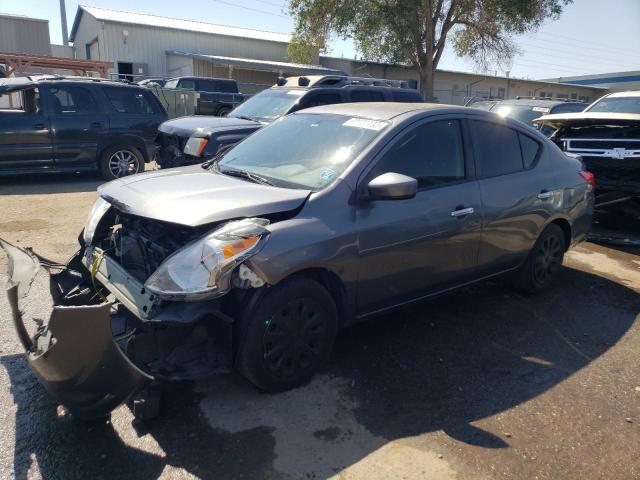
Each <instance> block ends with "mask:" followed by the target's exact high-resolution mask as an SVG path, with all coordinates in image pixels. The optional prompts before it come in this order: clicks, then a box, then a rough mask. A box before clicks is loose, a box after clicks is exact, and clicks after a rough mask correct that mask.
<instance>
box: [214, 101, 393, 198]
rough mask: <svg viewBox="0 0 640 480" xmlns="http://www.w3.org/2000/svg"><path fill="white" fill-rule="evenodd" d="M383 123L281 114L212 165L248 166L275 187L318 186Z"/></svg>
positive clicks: (340, 168) (342, 166)
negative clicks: (278, 118) (283, 115)
mask: <svg viewBox="0 0 640 480" xmlns="http://www.w3.org/2000/svg"><path fill="white" fill-rule="evenodd" d="M387 125H388V122H382V121H378V120H369V119H363V118H354V117H346V116H342V115H314V114H296V115H289V116H285V117H282V118H281V119H280V120H278V121H276V122H274V123H272V124H271V125H269V126H268V127H265V128H263V129H261V130H258V131H257V132H256V133H254V134H253V135H251V136H250V137H248V138H247V139H246V140H244V141H242V142H240V143H239V144H238V145H236V146H235V147H233V148H232V149H231V150H229V151H228V152H226V153H225V154H224V156H223V157H222V158H221V159H220V160H219V161H218V163H217V167H216V168H217V169H218V170H219V171H220V172H222V173H225V171H226V172H229V171H232V170H235V171H238V170H239V171H244V172H249V173H252V174H254V175H258V176H260V177H262V178H264V179H267V180H268V181H269V182H271V183H273V184H274V185H276V186H279V187H288V188H305V189H311V190H316V191H317V190H321V189H322V188H324V187H325V186H327V185H328V184H329V183H331V182H332V181H333V180H334V179H335V178H336V177H337V176H338V175H340V174H341V173H342V172H343V171H344V170H345V169H346V168H347V167H348V166H349V165H350V164H351V162H352V161H353V160H354V158H356V156H357V155H358V154H359V153H360V152H361V151H362V149H363V148H364V147H365V146H367V145H368V144H369V143H370V142H371V141H372V140H373V139H374V138H375V137H376V136H377V135H378V134H379V133H380V131H381V130H382V129H384V128H385V127H386V126H387Z"/></svg>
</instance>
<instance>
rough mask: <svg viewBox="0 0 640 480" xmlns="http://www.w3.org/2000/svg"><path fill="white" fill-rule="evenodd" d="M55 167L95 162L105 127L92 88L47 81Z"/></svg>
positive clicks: (107, 128) (78, 165) (107, 127)
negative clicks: (48, 84) (48, 83)
mask: <svg viewBox="0 0 640 480" xmlns="http://www.w3.org/2000/svg"><path fill="white" fill-rule="evenodd" d="M47 97H48V105H49V112H50V115H49V119H50V121H51V131H52V134H53V145H54V152H53V153H54V158H55V164H56V168H72V167H74V166H77V167H81V166H87V165H95V164H96V161H97V154H98V147H99V145H100V143H101V140H102V137H103V135H106V134H107V132H108V130H109V119H108V117H107V115H106V113H104V112H102V111H101V108H100V106H99V105H100V104H99V103H98V101H97V99H96V98H95V96H94V94H93V92H92V89H90V88H87V87H84V86H81V85H50V86H49V87H48V89H47Z"/></svg>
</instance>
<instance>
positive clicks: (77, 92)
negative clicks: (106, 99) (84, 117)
mask: <svg viewBox="0 0 640 480" xmlns="http://www.w3.org/2000/svg"><path fill="white" fill-rule="evenodd" d="M49 93H51V95H52V97H51V102H52V107H53V108H52V110H53V113H57V114H66V113H75V114H79V113H80V114H82V113H96V112H98V106H97V104H96V101H95V99H94V98H93V94H92V93H91V92H90V91H89V90H88V89H86V88H82V87H75V86H67V85H63V86H59V87H52V88H50V89H49Z"/></svg>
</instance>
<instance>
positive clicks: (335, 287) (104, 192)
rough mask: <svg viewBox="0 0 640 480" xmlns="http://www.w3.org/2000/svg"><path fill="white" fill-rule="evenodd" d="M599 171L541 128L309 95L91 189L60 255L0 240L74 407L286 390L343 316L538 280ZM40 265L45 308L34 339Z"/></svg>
mask: <svg viewBox="0 0 640 480" xmlns="http://www.w3.org/2000/svg"><path fill="white" fill-rule="evenodd" d="M591 183H592V177H591V175H590V174H589V173H588V172H586V171H584V169H583V166H582V164H581V163H580V162H579V161H577V160H573V159H568V158H567V157H566V156H565V155H564V154H563V153H562V152H561V151H560V150H559V149H558V148H557V147H556V146H555V145H553V143H551V142H550V141H549V140H548V139H546V138H545V137H544V136H543V135H541V134H540V133H539V132H536V131H535V130H533V129H530V128H529V127H527V126H525V125H523V124H521V123H520V122H517V121H512V120H510V119H502V118H499V117H497V116H496V115H493V114H491V113H488V112H482V111H479V110H472V109H468V108H464V107H454V106H446V105H419V104H392V103H388V104H384V103H361V104H343V105H331V106H324V107H317V108H313V109H309V110H305V111H302V112H297V113H295V114H292V115H288V116H286V117H282V118H281V119H279V120H277V121H275V122H273V123H272V124H271V125H269V126H268V127H266V128H264V129H261V130H260V131H258V132H256V133H255V134H254V135H252V136H250V137H249V138H248V139H246V140H245V141H243V142H241V143H239V144H238V145H236V146H235V147H234V148H232V149H230V150H229V151H227V152H226V153H225V154H224V155H222V156H220V157H218V159H217V160H216V161H215V162H212V163H210V164H209V165H208V166H207V167H206V168H202V167H201V166H189V167H184V168H177V169H172V170H160V171H156V172H148V173H144V174H140V175H136V176H132V177H127V178H123V179H120V180H116V181H113V182H111V183H108V184H106V185H103V186H102V187H101V188H100V189H99V190H98V195H99V198H98V199H97V200H96V202H95V204H94V206H93V208H92V210H91V212H90V214H89V217H88V220H87V223H86V226H85V228H84V231H83V232H82V234H81V235H80V238H79V239H80V249H79V251H78V252H77V253H76V254H75V255H74V256H73V257H72V258H71V260H70V261H69V262H68V263H67V264H66V265H58V264H55V263H54V262H51V261H48V260H46V259H43V258H41V257H39V256H38V255H36V254H35V253H33V252H32V251H31V250H25V249H21V248H17V247H14V246H11V245H9V244H7V243H6V242H3V243H2V245H3V247H4V249H5V251H6V252H7V254H8V257H9V262H8V265H9V277H10V279H9V287H8V293H9V299H10V304H11V307H12V309H13V318H14V321H15V325H16V328H17V331H18V334H19V336H20V339H21V341H22V343H23V345H24V347H25V349H26V350H27V358H28V360H29V363H30V364H31V366H32V367H33V369H34V371H35V372H36V374H37V375H38V377H39V378H40V380H41V381H42V383H43V384H44V385H45V386H46V388H47V389H48V390H49V391H50V392H51V393H52V394H53V395H54V396H55V397H56V398H57V400H58V401H59V402H61V403H62V404H64V405H65V406H66V407H67V408H68V409H69V410H70V411H71V412H72V413H73V414H75V415H76V416H78V417H80V418H90V417H95V416H99V415H104V414H106V413H107V412H109V411H110V410H111V409H113V408H115V407H116V406H117V405H118V404H120V403H122V402H124V401H126V400H127V399H129V398H131V396H132V395H133V394H134V393H135V392H138V391H140V390H141V389H144V388H145V387H146V386H147V385H150V384H151V383H153V382H158V381H162V380H185V379H193V378H199V377H203V376H207V375H212V374H215V373H218V372H223V371H228V370H230V369H236V370H237V371H238V372H240V373H241V374H242V375H244V376H245V377H246V378H247V379H248V380H250V381H251V382H252V383H253V384H255V385H256V386H257V387H259V388H260V389H263V390H267V391H280V390H284V389H289V388H292V387H295V386H297V385H300V384H301V383H303V382H305V381H306V380H307V379H309V378H310V377H311V375H312V374H313V373H314V372H315V371H316V370H317V369H318V368H319V367H320V366H321V365H322V363H323V362H324V361H325V360H326V359H327V357H328V355H329V354H330V351H331V348H332V345H333V342H334V339H335V337H336V333H337V332H338V330H339V329H340V328H342V327H344V326H345V325H349V324H351V323H353V322H355V321H359V320H364V319H367V318H369V317H372V316H375V315H378V314H381V313H383V312H388V311H390V310H392V309H395V308H399V307H402V306H405V305H408V304H410V303H413V302H417V301H421V300H424V299H426V298H429V297H431V296H434V295H438V294H441V293H443V292H446V291H449V290H451V289H453V288H456V287H460V286H465V285H469V284H470V283H473V282H478V281H481V280H483V279H486V278H490V277H493V276H496V275H503V274H508V275H512V277H513V278H512V283H513V285H515V286H517V287H518V288H520V289H521V290H524V291H529V292H531V291H534V292H535V291H539V290H541V289H543V288H546V287H549V286H550V284H551V282H552V279H553V275H554V273H555V272H556V271H557V270H558V268H559V267H560V265H561V263H562V260H563V255H564V253H565V251H566V250H567V249H568V248H570V247H571V246H572V245H574V244H575V243H577V242H579V241H581V240H582V239H584V238H585V235H586V233H587V231H588V230H589V227H590V224H591V215H592V203H593V188H592V184H591ZM39 270H43V271H45V272H47V273H48V274H49V275H50V283H51V288H50V291H51V295H52V296H53V304H54V307H53V311H52V312H51V314H50V315H49V316H48V320H46V321H41V322H40V323H39V326H38V328H37V332H36V333H35V335H29V333H27V330H28V328H26V327H25V323H27V327H28V326H30V323H28V322H26V320H27V318H28V315H27V314H26V313H25V312H26V310H25V306H27V305H32V304H41V303H42V299H38V300H37V301H31V300H29V297H28V296H27V297H26V299H25V296H26V295H27V292H28V290H29V286H30V284H31V282H32V279H33V277H34V275H35V274H36V272H37V271H39ZM23 317H24V318H23ZM40 318H42V319H47V316H45V315H42V316H41V317H40Z"/></svg>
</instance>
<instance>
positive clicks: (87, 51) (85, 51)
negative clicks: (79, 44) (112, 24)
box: [84, 43, 91, 60]
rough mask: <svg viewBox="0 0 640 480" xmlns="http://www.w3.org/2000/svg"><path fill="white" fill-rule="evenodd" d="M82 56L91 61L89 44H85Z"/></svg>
mask: <svg viewBox="0 0 640 480" xmlns="http://www.w3.org/2000/svg"><path fill="white" fill-rule="evenodd" d="M84 56H85V57H86V59H87V60H91V44H90V43H87V44H85V46H84Z"/></svg>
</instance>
